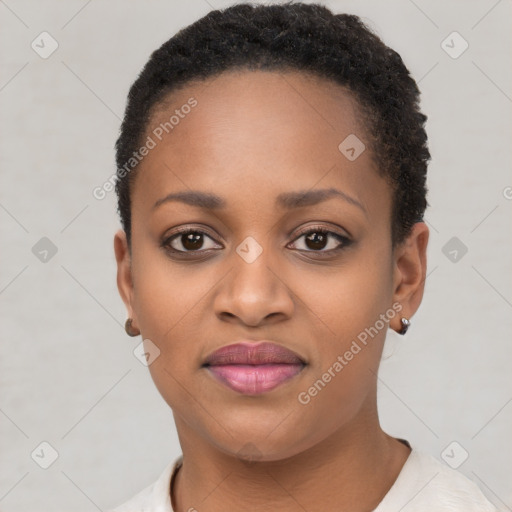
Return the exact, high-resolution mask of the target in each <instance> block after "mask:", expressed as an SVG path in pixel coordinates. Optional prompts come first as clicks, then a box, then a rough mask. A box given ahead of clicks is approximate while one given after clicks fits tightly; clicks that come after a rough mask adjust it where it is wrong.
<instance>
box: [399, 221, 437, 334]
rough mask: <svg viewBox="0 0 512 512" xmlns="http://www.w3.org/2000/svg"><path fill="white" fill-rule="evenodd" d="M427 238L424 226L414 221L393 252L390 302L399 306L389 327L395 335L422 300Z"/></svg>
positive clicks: (426, 230) (426, 228)
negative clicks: (391, 296)
mask: <svg viewBox="0 0 512 512" xmlns="http://www.w3.org/2000/svg"><path fill="white" fill-rule="evenodd" d="M428 237H429V230H428V227H427V225H426V224H425V223H424V222H417V223H416V224H414V225H413V227H412V230H411V234H410V235H409V236H408V237H407V238H406V239H405V240H404V242H403V243H401V244H400V245H398V246H397V247H395V250H394V251H393V252H394V255H393V256H394V257H393V267H394V271H393V303H395V302H398V303H400V304H401V305H402V310H401V311H400V314H399V315H397V316H396V317H395V318H394V319H393V320H392V322H391V327H392V328H393V329H394V330H395V331H397V332H399V331H400V330H401V328H402V325H401V318H402V317H405V318H407V319H410V318H411V316H413V315H414V313H416V311H417V309H418V308H419V306H420V304H421V299H422V298H423V291H424V289H425V279H426V275H427V244H428Z"/></svg>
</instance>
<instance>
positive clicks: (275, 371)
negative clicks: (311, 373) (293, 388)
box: [206, 364, 304, 395]
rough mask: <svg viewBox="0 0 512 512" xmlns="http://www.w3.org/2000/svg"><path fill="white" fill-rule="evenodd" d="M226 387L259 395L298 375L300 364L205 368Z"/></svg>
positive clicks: (300, 369)
mask: <svg viewBox="0 0 512 512" xmlns="http://www.w3.org/2000/svg"><path fill="white" fill-rule="evenodd" d="M206 368H207V369H208V370H209V371H210V372H211V373H212V374H213V375H214V376H215V377H217V378H218V379H219V380H220V381H221V382H223V383H224V384H226V385H227V386H228V387H230V388H231V389H233V390H234V391H237V392H239V393H242V394H244V395H259V394H261V393H265V392H267V391H271V390H273V389H274V388H276V387H277V386H279V385H281V384H283V383H284V382H286V381H288V380H290V379H291V378H293V377H295V375H297V374H299V373H300V372H301V371H302V369H303V368H304V365H302V364H260V365H250V364H226V365H221V366H207V367H206Z"/></svg>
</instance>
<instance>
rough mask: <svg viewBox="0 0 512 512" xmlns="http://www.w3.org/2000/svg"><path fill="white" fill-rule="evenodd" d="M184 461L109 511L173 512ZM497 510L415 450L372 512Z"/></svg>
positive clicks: (468, 484)
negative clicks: (174, 491) (173, 486)
mask: <svg viewBox="0 0 512 512" xmlns="http://www.w3.org/2000/svg"><path fill="white" fill-rule="evenodd" d="M182 462H183V456H180V457H178V458H177V459H176V460H175V461H174V462H171V463H170V464H169V465H168V466H167V467H166V468H165V470H164V471H163V473H162V474H161V475H160V477H159V478H158V480H157V481H156V482H155V483H153V484H151V485H150V486H148V487H146V488H145V489H144V490H142V491H141V492H139V493H138V494H136V495H135V496H134V497H133V498H132V499H131V500H129V501H127V502H126V503H124V504H123V505H120V506H119V507H117V508H115V509H113V510H110V511H108V512H174V510H173V508H172V506H171V497H170V493H169V490H170V488H171V483H172V480H174V477H175V476H176V473H177V471H178V469H179V468H180V466H181V464H182ZM398 511H401V512H457V511H458V512H497V509H496V507H495V506H494V505H492V504H491V503H490V502H489V501H488V500H487V499H486V498H485V497H484V495H483V494H482V492H481V491H480V489H479V488H478V487H477V485H476V484H475V483H474V482H472V481H471V480H469V479H468V478H466V477H465V476H464V475H463V474H462V473H459V472H457V471H455V470H453V469H451V468H449V467H448V466H446V465H445V464H442V463H441V462H439V461H438V460H436V459H435V458H434V457H432V456H431V455H429V454H428V453H425V452H422V451H419V450H416V449H415V448H413V449H412V451H411V453H410V454H409V457H408V458H407V460H406V462H405V464H404V466H403V468H402V470H401V471H400V474H399V475H398V478H397V479H396V481H395V483H394V484H393V486H392V487H391V489H390V490H389V491H388V493H387V494H386V496H384V499H383V500H382V501H381V502H380V504H379V505H378V507H377V508H376V509H375V510H374V511H373V512H398Z"/></svg>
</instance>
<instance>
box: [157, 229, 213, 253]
mask: <svg viewBox="0 0 512 512" xmlns="http://www.w3.org/2000/svg"><path fill="white" fill-rule="evenodd" d="M208 241H210V242H214V240H213V239H212V238H211V237H210V236H209V235H207V234H206V233H204V232H203V231H200V230H197V229H188V230H182V231H180V232H179V233H176V234H174V235H172V236H170V237H169V238H167V239H166V240H165V242H164V244H163V245H164V246H165V247H168V248H169V249H171V251H174V252H199V250H200V249H202V250H208V249H214V248H215V247H216V245H215V243H213V244H212V243H210V244H208Z"/></svg>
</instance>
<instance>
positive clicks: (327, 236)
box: [293, 228, 350, 253]
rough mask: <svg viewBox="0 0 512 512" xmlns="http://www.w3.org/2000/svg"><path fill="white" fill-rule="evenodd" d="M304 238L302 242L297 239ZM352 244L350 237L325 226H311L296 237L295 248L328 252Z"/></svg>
mask: <svg viewBox="0 0 512 512" xmlns="http://www.w3.org/2000/svg"><path fill="white" fill-rule="evenodd" d="M301 239H304V240H303V241H302V242H301V243H298V242H297V241H299V240H301ZM349 244H350V239H349V238H347V237H345V236H343V235H339V234H338V233H334V232H333V231H328V230H327V229H325V228H311V229H309V230H307V231H305V232H303V233H301V235H300V236H299V237H298V238H296V239H295V241H294V242H293V245H295V247H294V248H295V249H298V250H300V251H306V252H321V253H327V252H332V251H337V250H339V249H342V248H344V247H346V246H347V245H349Z"/></svg>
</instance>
